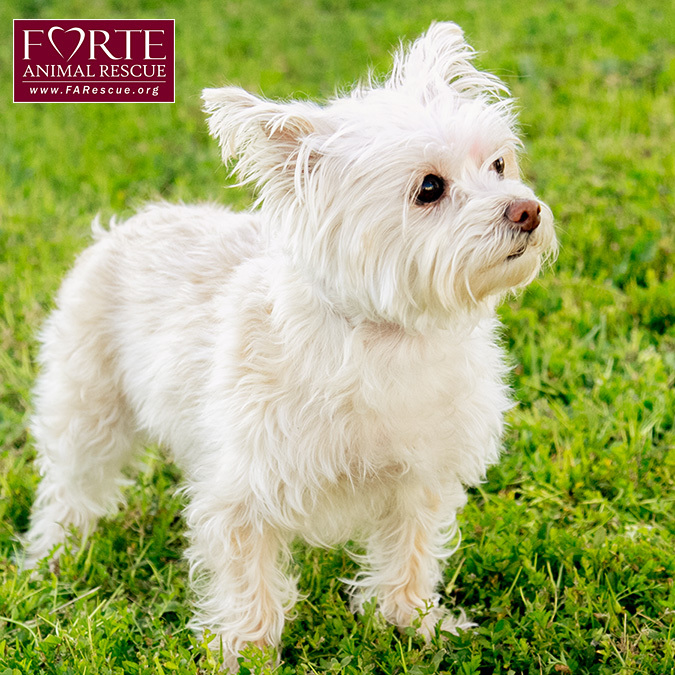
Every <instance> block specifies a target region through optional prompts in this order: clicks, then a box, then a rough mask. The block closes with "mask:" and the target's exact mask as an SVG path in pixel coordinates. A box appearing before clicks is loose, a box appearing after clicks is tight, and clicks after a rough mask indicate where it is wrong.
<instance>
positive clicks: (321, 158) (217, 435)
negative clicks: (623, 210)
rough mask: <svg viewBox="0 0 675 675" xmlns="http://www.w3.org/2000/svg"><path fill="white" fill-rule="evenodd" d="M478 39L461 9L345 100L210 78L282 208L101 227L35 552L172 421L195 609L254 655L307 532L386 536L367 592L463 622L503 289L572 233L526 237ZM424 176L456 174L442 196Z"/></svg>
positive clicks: (526, 195)
mask: <svg viewBox="0 0 675 675" xmlns="http://www.w3.org/2000/svg"><path fill="white" fill-rule="evenodd" d="M472 57H473V51H472V50H471V48H470V47H468V46H467V45H466V43H465V42H464V39H463V36H462V32H461V31H460V29H459V28H458V27H457V26H455V25H454V24H450V23H445V24H442V23H441V24H434V25H432V27H431V28H430V29H429V31H428V32H427V33H426V34H425V35H424V36H422V37H421V38H420V39H418V40H417V41H416V42H415V43H413V44H412V45H411V46H409V47H408V48H407V49H403V48H402V49H401V50H400V51H399V52H398V54H397V55H396V57H395V65H394V68H393V72H392V74H391V76H390V77H389V79H387V80H386V81H385V82H383V83H377V82H374V81H370V82H368V83H367V84H365V85H362V86H360V87H358V88H357V89H356V90H354V91H353V92H351V93H350V94H348V95H346V96H344V97H342V98H336V99H335V100H333V101H330V102H329V103H328V104H327V105H326V106H325V107H319V106H317V105H315V104H311V103H306V102H290V103H275V102H271V101H267V100H262V99H259V98H257V97H255V96H252V95H251V94H248V93H246V92H244V91H243V90H241V89H237V88H224V89H207V90H205V91H204V100H205V109H206V111H207V112H208V113H209V115H210V118H209V127H210V130H211V133H212V134H213V135H214V136H215V137H216V138H217V139H218V141H219V142H220V145H221V147H222V151H223V156H224V158H225V159H228V158H229V157H232V156H237V157H238V158H239V164H238V167H239V171H240V175H241V176H242V179H243V180H244V181H250V182H251V183H253V184H255V185H256V186H257V188H258V190H259V195H260V199H259V206H260V208H259V210H256V211H252V212H248V213H233V212H231V211H229V210H228V209H226V208H223V207H219V206H213V205H202V206H172V205H166V204H160V205H154V206H149V207H147V208H145V209H144V210H142V211H141V212H140V213H138V214H137V215H135V216H134V217H132V218H131V219H130V220H128V221H127V222H126V223H124V224H121V225H117V226H113V227H111V229H110V231H109V232H104V231H103V230H101V229H100V228H98V230H97V231H96V234H97V241H96V243H95V244H94V245H93V246H91V247H90V248H89V249H88V250H86V251H85V252H84V253H83V254H82V255H81V256H80V258H79V260H78V262H77V264H76V266H75V268H74V269H73V271H72V272H71V273H70V275H69V276H68V277H67V279H66V281H65V282H64V284H63V287H62V288H61V291H60V294H59V297H58V308H57V309H56V310H55V311H54V313H53V314H52V315H51V317H50V318H49V320H48V322H47V325H46V327H45V329H44V333H43V336H42V339H43V349H42V352H41V363H42V372H41V375H40V378H39V380H38V383H37V386H36V413H35V416H34V418H33V433H34V436H35V438H36V441H37V447H38V451H39V458H38V461H39V466H40V471H41V473H42V476H43V477H42V481H41V483H40V485H39V488H38V495H37V500H36V503H35V507H34V512H33V517H32V523H31V528H30V531H29V532H28V534H27V561H28V564H35V562H36V561H37V560H38V559H40V558H42V557H44V556H45V555H47V554H48V553H49V552H50V551H52V550H53V549H54V547H55V545H57V544H59V543H61V542H62V541H63V540H64V538H65V536H66V534H67V530H68V528H69V527H70V526H76V527H78V528H81V529H83V530H89V529H91V528H92V527H93V526H94V525H95V523H96V520H97V519H98V518H99V517H101V516H102V515H104V514H105V513H107V512H109V511H110V510H111V508H112V507H114V506H115V505H116V503H117V501H118V499H119V486H120V484H121V482H122V477H121V471H122V468H123V467H124V465H125V464H126V463H127V462H128V461H129V460H130V458H131V456H132V452H133V450H134V448H135V447H136V446H137V445H138V443H136V442H135V441H136V439H138V438H144V439H145V438H151V439H152V440H155V441H158V442H161V443H162V444H164V445H165V446H167V447H168V448H170V449H171V451H172V453H173V456H174V457H175V459H176V461H177V462H178V463H179V465H180V466H181V467H182V469H183V470H184V473H185V480H186V485H187V487H186V491H187V493H188V496H189V503H188V506H187V507H186V520H187V524H188V528H189V537H190V547H189V549H188V551H187V557H188V560H189V562H190V570H191V577H192V580H193V582H194V586H195V589H196V594H197V603H196V604H197V611H196V616H195V620H194V625H195V626H196V627H198V628H208V629H210V630H211V631H213V632H215V633H216V634H217V635H218V636H219V638H221V639H222V643H223V645H224V648H225V651H226V654H227V656H228V664H229V665H231V666H232V667H234V666H235V665H236V655H237V654H238V653H239V651H240V650H241V648H242V647H243V646H244V645H245V644H246V643H249V642H253V643H256V644H259V645H275V644H278V642H279V639H280V636H281V632H282V628H283V624H284V616H285V614H286V612H287V610H288V609H289V608H290V607H291V606H292V605H293V602H294V600H295V599H296V596H297V591H296V584H295V579H293V578H291V577H290V576H289V574H288V572H287V569H286V563H287V561H288V556H289V543H290V542H291V540H293V539H294V538H295V537H298V536H300V537H303V538H304V539H305V540H307V541H309V542H311V543H313V544H317V545H322V546H330V545H334V544H336V543H339V542H344V541H346V540H348V539H353V540H355V541H357V542H360V543H361V544H362V545H363V548H364V550H365V553H363V554H360V555H359V556H358V557H359V560H360V562H361V563H362V564H363V571H362V572H361V573H360V575H359V577H358V578H357V579H355V580H354V584H353V585H354V589H355V594H354V595H355V602H354V604H355V607H356V608H358V607H359V606H360V603H361V602H362V601H363V599H368V598H370V597H373V596H374V597H376V598H377V601H378V606H379V609H380V611H381V612H382V614H383V615H384V616H385V618H386V619H387V620H389V621H391V622H393V623H394V624H396V625H398V626H406V625H409V624H410V623H411V622H413V621H414V620H415V618H416V617H417V616H418V614H419V610H423V612H424V611H426V614H425V617H424V619H423V621H422V625H421V628H420V630H421V631H422V632H423V633H424V634H427V635H428V634H429V633H430V632H431V631H433V629H434V625H435V624H436V623H437V622H438V620H439V619H443V620H444V627H445V628H448V629H452V628H453V626H455V625H456V624H457V622H458V620H456V619H453V618H452V617H448V616H447V615H446V613H445V612H444V611H443V610H442V609H441V608H440V607H439V605H438V603H439V594H438V593H437V590H436V589H437V586H438V584H439V581H440V579H441V569H442V563H443V561H444V560H445V558H446V557H447V556H448V555H449V554H450V547H449V546H448V544H449V542H450V541H451V539H452V538H453V536H454V534H455V532H456V525H455V514H456V512H457V510H458V509H459V508H461V507H462V505H463V504H464V503H465V499H466V497H465V492H464V487H463V486H467V485H469V486H470V485H475V484H476V483H478V482H479V481H480V480H481V479H482V477H483V476H484V474H485V470H486V467H487V466H488V465H489V464H490V463H492V462H494V461H495V460H496V459H497V456H498V453H499V442H500V435H501V433H502V428H503V415H504V412H505V411H506V410H507V409H508V408H509V407H510V400H509V395H508V391H507V387H506V386H505V384H504V376H505V372H506V369H505V366H504V365H503V357H502V352H501V349H500V348H499V347H498V346H497V338H496V333H497V331H498V323H497V321H496V319H495V316H494V308H495V306H496V304H497V302H498V300H499V299H500V297H502V296H503V295H504V293H505V292H507V291H509V290H510V289H513V288H516V287H519V286H523V285H525V284H527V283H528V282H529V281H531V280H532V279H533V278H534V276H535V275H536V274H537V272H538V270H539V267H540V263H541V259H542V255H545V254H547V253H549V252H551V251H552V249H553V248H554V246H555V235H554V231H553V223H552V217H551V214H550V211H549V210H548V208H547V207H546V206H545V205H544V204H541V208H542V215H541V218H542V221H541V224H540V226H539V227H538V228H537V229H536V230H534V231H532V232H531V233H529V234H528V233H523V232H520V231H517V229H514V228H513V227H512V223H509V222H508V221H507V219H506V218H505V216H504V214H505V211H506V209H507V208H508V207H509V204H511V203H512V202H513V201H514V200H516V199H527V200H531V199H534V198H535V197H534V194H533V193H532V191H531V190H530V188H528V187H526V186H525V185H524V184H523V183H522V182H521V181H520V180H519V175H518V168H517V163H516V162H517V154H516V151H517V148H518V139H517V136H516V132H515V129H514V117H513V114H512V112H511V106H510V102H509V101H508V100H505V99H504V98H503V97H502V96H503V94H504V93H505V89H504V86H503V85H502V84H501V83H500V82H499V81H498V80H497V79H496V78H495V77H493V76H491V75H488V74H485V73H482V72H479V71H477V70H476V69H475V68H474V67H473V66H472V64H471V59H472ZM498 157H503V158H504V159H505V162H506V169H505V175H504V177H503V179H500V176H499V175H498V174H497V173H496V172H495V171H494V170H492V169H491V167H492V166H493V162H494V161H495V159H497V158H498ZM427 174H436V175H440V176H442V177H444V179H445V180H446V184H447V190H446V193H445V194H444V195H443V197H442V198H441V199H439V200H438V201H437V202H435V203H433V204H428V205H420V204H418V203H416V201H415V194H416V192H417V190H418V188H419V185H420V183H421V182H422V179H423V178H424V176H425V175H427ZM524 246H526V250H525V252H524V253H523V254H522V255H520V257H516V258H513V259H509V256H511V255H514V254H518V253H520V251H522V248H523V247H524ZM429 608H431V609H430V610H429ZM462 620H463V619H461V618H460V620H459V621H462Z"/></svg>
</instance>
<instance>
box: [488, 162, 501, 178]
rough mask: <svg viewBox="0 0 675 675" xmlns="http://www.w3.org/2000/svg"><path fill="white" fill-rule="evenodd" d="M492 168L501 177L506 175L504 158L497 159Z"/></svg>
mask: <svg viewBox="0 0 675 675" xmlns="http://www.w3.org/2000/svg"><path fill="white" fill-rule="evenodd" d="M490 168H491V169H493V170H494V171H496V172H497V175H498V176H499V177H500V178H501V177H502V176H503V175H504V158H503V157H500V158H499V159H495V161H494V162H492V166H490Z"/></svg>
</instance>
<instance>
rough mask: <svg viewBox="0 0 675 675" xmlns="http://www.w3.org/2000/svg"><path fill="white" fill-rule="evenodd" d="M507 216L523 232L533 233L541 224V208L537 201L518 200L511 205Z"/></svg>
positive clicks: (507, 210)
mask: <svg viewBox="0 0 675 675" xmlns="http://www.w3.org/2000/svg"><path fill="white" fill-rule="evenodd" d="M505 215H506V217H507V218H508V219H509V220H510V221H511V222H512V223H515V224H516V225H517V226H518V227H520V229H521V230H522V231H523V232H532V230H536V229H537V227H539V223H540V222H541V206H539V202H538V201H536V200H535V199H516V201H514V202H511V204H509V207H508V208H507V209H506V214H505Z"/></svg>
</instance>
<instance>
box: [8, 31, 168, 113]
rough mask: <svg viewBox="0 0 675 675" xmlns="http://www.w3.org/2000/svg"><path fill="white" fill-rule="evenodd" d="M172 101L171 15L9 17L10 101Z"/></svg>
mask: <svg viewBox="0 0 675 675" xmlns="http://www.w3.org/2000/svg"><path fill="white" fill-rule="evenodd" d="M37 101H46V102H95V101H100V102H107V103H111V102H126V101H146V102H148V101H154V102H162V103H173V101H174V22H173V20H172V19H111V20H98V19H97V20H82V21H77V20H63V21H61V20H57V21H51V20H45V19H15V20H14V102H15V103H33V102H37Z"/></svg>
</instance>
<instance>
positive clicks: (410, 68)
mask: <svg viewBox="0 0 675 675" xmlns="http://www.w3.org/2000/svg"><path fill="white" fill-rule="evenodd" d="M475 56H476V52H475V51H474V50H473V49H472V48H471V47H470V46H469V45H468V44H467V43H466V41H465V40H464V33H463V32H462V29H461V28H460V27H459V26H458V25H457V24H455V23H452V22H450V21H447V22H443V23H432V24H431V26H430V27H429V30H428V31H427V32H426V33H425V34H424V35H422V36H421V37H419V38H418V39H417V40H415V42H413V43H412V44H411V45H410V46H408V47H407V48H405V47H401V48H400V49H399V51H398V52H397V53H396V55H395V57H394V66H393V69H392V72H391V75H390V77H389V79H388V81H387V83H386V86H387V87H390V88H394V89H405V90H408V91H411V92H413V93H417V94H418V95H419V96H421V97H422V98H423V99H425V100H428V99H431V98H433V97H434V96H436V95H437V94H439V93H440V92H441V91H443V90H444V89H447V88H448V87H450V88H451V89H453V90H455V91H456V92H457V93H458V94H461V95H464V96H468V97H470V98H474V97H476V96H477V95H479V94H480V95H488V96H491V97H494V98H500V97H501V95H502V94H507V95H508V93H509V92H508V90H507V88H506V86H505V85H504V84H503V83H502V82H501V80H499V78H497V77H495V76H494V75H491V74H490V73H484V72H482V71H479V70H477V69H476V68H475V67H474V66H473V64H472V61H473V59H474V58H475Z"/></svg>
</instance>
